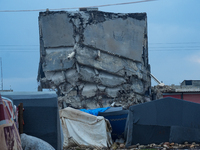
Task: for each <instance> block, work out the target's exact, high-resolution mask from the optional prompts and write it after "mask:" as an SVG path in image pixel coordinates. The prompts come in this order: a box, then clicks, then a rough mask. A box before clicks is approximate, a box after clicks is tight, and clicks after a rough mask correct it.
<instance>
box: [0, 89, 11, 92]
mask: <svg viewBox="0 0 200 150" xmlns="http://www.w3.org/2000/svg"><path fill="white" fill-rule="evenodd" d="M1 92H13V90H11V89H10V90H0V93H1Z"/></svg>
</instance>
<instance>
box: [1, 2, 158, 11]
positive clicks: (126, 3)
mask: <svg viewBox="0 0 200 150" xmlns="http://www.w3.org/2000/svg"><path fill="white" fill-rule="evenodd" d="M150 1H156V0H140V1H135V2H125V3H115V4H106V5H97V6H87V7H71V8H56V9H49V10H54V11H55V10H56V11H58V10H69V9H79V8H92V7H107V6H116V5H128V4H135V3H143V2H150ZM32 11H46V9H33V10H0V12H32Z"/></svg>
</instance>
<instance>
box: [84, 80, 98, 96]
mask: <svg viewBox="0 0 200 150" xmlns="http://www.w3.org/2000/svg"><path fill="white" fill-rule="evenodd" d="M96 91H97V86H96V85H95V84H89V83H88V84H85V86H84V88H83V91H82V95H83V96H84V97H86V98H90V97H93V96H95V94H96Z"/></svg>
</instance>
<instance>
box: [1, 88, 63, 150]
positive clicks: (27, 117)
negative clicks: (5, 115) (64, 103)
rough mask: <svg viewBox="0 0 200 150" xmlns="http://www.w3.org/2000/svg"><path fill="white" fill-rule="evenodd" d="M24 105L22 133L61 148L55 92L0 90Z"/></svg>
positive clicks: (58, 148) (16, 103)
mask: <svg viewBox="0 0 200 150" xmlns="http://www.w3.org/2000/svg"><path fill="white" fill-rule="evenodd" d="M1 95H2V96H5V97H8V98H10V99H12V100H13V103H14V104H15V105H16V106H18V105H19V104H20V103H23V107H24V114H23V117H24V127H23V131H24V133H26V134H28V135H32V136H35V137H37V138H40V139H42V140H44V141H46V142H47V143H49V144H50V145H52V146H53V147H54V148H55V149H57V150H60V149H61V148H62V143H61V141H62V140H61V125H60V119H59V112H58V101H57V95H56V93H55V92H1Z"/></svg>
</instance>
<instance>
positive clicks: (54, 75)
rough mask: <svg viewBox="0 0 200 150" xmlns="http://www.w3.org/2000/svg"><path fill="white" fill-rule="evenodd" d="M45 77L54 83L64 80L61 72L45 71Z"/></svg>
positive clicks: (57, 83)
mask: <svg viewBox="0 0 200 150" xmlns="http://www.w3.org/2000/svg"><path fill="white" fill-rule="evenodd" d="M45 76H46V79H48V80H51V81H52V82H53V83H54V84H55V85H59V84H61V83H63V82H65V75H64V73H63V72H48V71H47V72H45Z"/></svg>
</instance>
